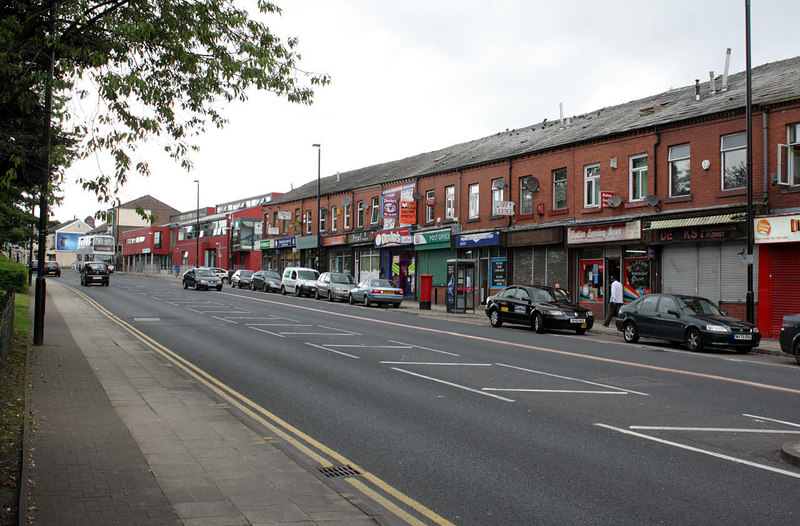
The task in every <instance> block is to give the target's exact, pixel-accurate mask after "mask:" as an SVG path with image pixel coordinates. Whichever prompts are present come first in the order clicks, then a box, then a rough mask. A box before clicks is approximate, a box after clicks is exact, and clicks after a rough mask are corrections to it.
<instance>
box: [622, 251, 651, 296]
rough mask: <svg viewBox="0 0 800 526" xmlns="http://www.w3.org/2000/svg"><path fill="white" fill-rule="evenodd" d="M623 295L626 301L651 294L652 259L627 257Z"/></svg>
mask: <svg viewBox="0 0 800 526" xmlns="http://www.w3.org/2000/svg"><path fill="white" fill-rule="evenodd" d="M624 269H625V270H624V273H625V275H624V276H623V279H624V281H623V288H622V295H623V298H624V300H625V302H626V303H627V302H630V301H633V300H635V299H637V298H640V297H642V296H644V295H645V294H650V260H649V259H647V258H631V259H628V258H626V259H625V263H624Z"/></svg>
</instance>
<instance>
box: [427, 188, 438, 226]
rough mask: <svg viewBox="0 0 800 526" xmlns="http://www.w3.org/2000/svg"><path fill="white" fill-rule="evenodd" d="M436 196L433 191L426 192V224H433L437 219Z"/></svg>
mask: <svg viewBox="0 0 800 526" xmlns="http://www.w3.org/2000/svg"><path fill="white" fill-rule="evenodd" d="M435 195H436V194H435V193H434V191H433V190H428V191H427V192H425V222H426V223H433V220H434V219H435V217H434V216H435V215H436V213H435V212H436V211H435V209H434V206H435V203H436V201H435V197H434V196H435ZM431 203H433V204H431Z"/></svg>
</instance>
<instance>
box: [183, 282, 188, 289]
mask: <svg viewBox="0 0 800 526" xmlns="http://www.w3.org/2000/svg"><path fill="white" fill-rule="evenodd" d="M183 288H185V289H188V288H189V284H188V283H186V282H185V281H184V282H183Z"/></svg>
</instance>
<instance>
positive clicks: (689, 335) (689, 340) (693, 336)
mask: <svg viewBox="0 0 800 526" xmlns="http://www.w3.org/2000/svg"><path fill="white" fill-rule="evenodd" d="M686 347H688V348H689V350H690V351H699V350H701V349H702V348H703V335H702V334H700V331H698V330H697V329H695V328H694V327H692V328H691V329H689V330H688V331H686Z"/></svg>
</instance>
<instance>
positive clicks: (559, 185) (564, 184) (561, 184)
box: [553, 168, 569, 210]
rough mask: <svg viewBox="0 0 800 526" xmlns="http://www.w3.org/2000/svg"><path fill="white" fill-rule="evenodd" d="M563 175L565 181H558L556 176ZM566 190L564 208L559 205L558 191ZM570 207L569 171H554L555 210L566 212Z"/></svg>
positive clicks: (557, 169) (560, 169)
mask: <svg viewBox="0 0 800 526" xmlns="http://www.w3.org/2000/svg"><path fill="white" fill-rule="evenodd" d="M561 175H563V176H564V177H563V179H558V180H556V176H561ZM562 187H563V189H564V206H559V204H558V189H559V188H562ZM568 207H569V194H568V193H567V169H566V168H556V169H555V170H553V210H566V209H567V208H568Z"/></svg>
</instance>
